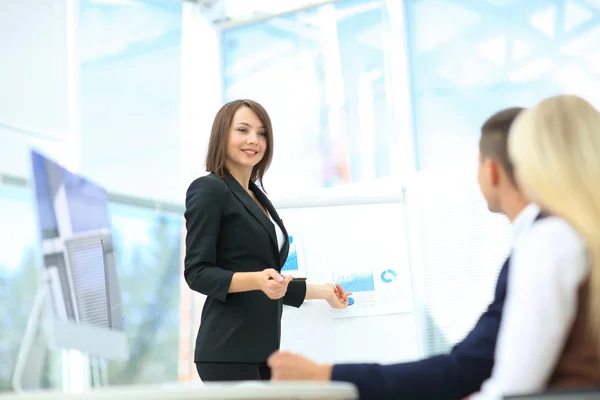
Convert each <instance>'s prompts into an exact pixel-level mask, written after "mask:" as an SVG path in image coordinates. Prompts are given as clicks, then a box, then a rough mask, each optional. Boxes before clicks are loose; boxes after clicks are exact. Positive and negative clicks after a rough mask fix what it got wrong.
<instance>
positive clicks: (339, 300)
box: [325, 283, 352, 308]
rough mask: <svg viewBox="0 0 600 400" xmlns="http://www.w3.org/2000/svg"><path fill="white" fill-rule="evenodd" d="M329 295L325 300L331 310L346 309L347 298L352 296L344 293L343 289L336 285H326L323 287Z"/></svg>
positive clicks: (349, 293)
mask: <svg viewBox="0 0 600 400" xmlns="http://www.w3.org/2000/svg"><path fill="white" fill-rule="evenodd" d="M325 286H326V287H327V288H328V290H329V293H328V295H327V297H325V300H326V301H327V302H328V303H329V305H330V306H331V307H333V308H346V307H348V297H349V296H350V295H352V292H346V291H344V288H343V287H341V286H340V285H338V284H335V285H334V284H332V283H328V284H326V285H325Z"/></svg>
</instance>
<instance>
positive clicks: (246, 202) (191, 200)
mask: <svg viewBox="0 0 600 400" xmlns="http://www.w3.org/2000/svg"><path fill="white" fill-rule="evenodd" d="M250 189H251V190H252V192H253V193H254V194H255V196H256V198H257V199H258V200H259V201H260V202H261V204H262V205H263V206H264V207H265V208H266V209H267V210H268V211H269V213H270V214H271V217H272V218H273V220H274V221H275V222H276V223H277V224H278V225H279V226H280V228H281V230H282V231H283V232H284V235H285V237H286V241H285V244H284V245H283V247H282V248H281V251H279V246H278V245H277V235H276V232H275V226H274V225H273V223H272V222H271V220H270V219H269V217H268V216H267V215H265V213H264V212H263V211H262V210H261V208H260V207H259V206H258V204H256V202H255V201H254V199H253V198H252V197H251V196H250V195H249V194H248V193H247V192H246V190H245V189H244V188H243V187H242V186H241V185H240V184H239V183H238V182H237V181H236V180H235V178H233V176H232V175H231V174H230V173H229V172H227V171H225V177H224V178H219V177H218V176H216V175H215V174H214V173H211V174H210V175H207V176H204V177H201V178H198V179H196V180H195V181H194V182H192V184H191V185H190V187H189V188H188V190H187V194H186V200H185V208H186V210H185V219H186V227H187V236H186V254H185V270H184V276H185V280H186V281H187V283H188V285H189V287H190V288H191V289H192V290H195V291H197V292H200V293H202V294H205V295H206V296H207V298H206V302H205V304H204V308H203V309H202V317H201V320H200V321H201V322H200V328H199V330H198V336H197V338H196V351H195V355H194V361H195V362H247V363H261V362H265V361H266V360H267V358H268V357H269V355H271V354H272V353H273V352H274V351H276V350H277V349H279V345H280V338H281V315H282V309H283V305H284V304H285V305H290V306H294V307H300V305H301V304H302V303H303V302H304V298H305V296H306V283H305V282H304V281H291V282H290V283H289V286H288V289H287V293H286V295H285V296H284V297H283V299H279V300H271V299H269V298H268V297H267V295H265V294H264V293H263V292H262V291H260V290H254V291H250V292H241V293H227V292H228V290H229V286H230V283H231V279H232V276H233V274H234V273H235V272H253V271H262V270H264V269H267V268H273V269H275V270H277V271H281V267H283V265H284V263H285V261H286V259H287V256H288V252H289V240H288V239H287V237H288V234H287V231H286V230H285V227H284V226H283V222H282V221H281V219H280V218H279V215H278V214H277V211H275V208H274V207H273V204H271V202H270V201H269V199H268V198H267V196H266V195H265V194H264V193H263V192H262V191H261V190H260V189H259V188H258V187H257V186H256V185H255V184H254V183H253V182H251V183H250Z"/></svg>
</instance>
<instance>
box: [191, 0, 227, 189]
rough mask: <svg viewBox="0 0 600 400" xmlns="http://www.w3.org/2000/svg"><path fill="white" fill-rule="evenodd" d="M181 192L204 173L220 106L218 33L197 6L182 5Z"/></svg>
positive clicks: (220, 77)
mask: <svg viewBox="0 0 600 400" xmlns="http://www.w3.org/2000/svg"><path fill="white" fill-rule="evenodd" d="M182 7H183V9H182V19H183V21H182V37H181V145H182V148H181V190H182V193H185V189H187V187H188V185H189V184H190V183H191V181H192V180H194V179H195V178H197V177H198V176H200V175H203V174H204V173H205V172H204V157H205V155H206V148H207V145H208V139H209V137H210V129H211V127H212V122H213V119H214V117H215V115H216V113H217V111H218V110H219V108H220V107H221V106H222V102H223V100H222V97H223V94H222V87H223V85H222V72H221V50H220V37H221V34H220V32H219V31H218V30H217V29H216V28H215V27H214V26H212V25H211V23H210V22H209V21H208V20H207V19H206V18H205V17H204V16H203V15H202V14H201V12H200V9H199V8H198V6H197V5H195V4H192V3H189V2H183V4H182Z"/></svg>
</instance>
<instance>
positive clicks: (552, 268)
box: [472, 95, 600, 400]
mask: <svg viewBox="0 0 600 400" xmlns="http://www.w3.org/2000/svg"><path fill="white" fill-rule="evenodd" d="M509 152H510V156H511V159H512V160H513V163H514V166H515V171H516V176H517V180H518V182H519V185H520V187H521V189H522V190H523V192H524V193H525V194H526V195H527V196H528V197H529V199H530V200H531V201H534V202H536V203H538V204H539V205H540V207H541V208H542V209H543V210H545V211H546V212H547V213H548V214H549V217H547V218H545V219H543V220H541V221H539V222H538V223H537V224H535V225H534V226H533V228H532V229H531V231H530V232H529V234H528V237H527V238H526V239H525V240H523V241H522V242H521V244H520V245H519V246H518V248H516V249H515V252H514V258H513V264H512V266H511V273H510V274H509V280H508V293H507V299H506V305H505V308H504V310H505V311H504V315H503V319H502V323H501V327H500V332H499V337H498V346H497V348H496V354H495V365H494V369H493V372H492V376H491V378H490V379H489V380H488V381H486V382H485V383H484V384H483V386H482V390H481V392H480V393H477V394H475V395H473V396H472V400H475V399H477V400H479V399H497V398H501V396H504V395H508V394H517V393H531V392H537V391H540V390H543V389H545V388H555V387H589V386H599V385H600V114H599V113H598V111H597V110H596V109H594V107H592V106H591V105H590V104H589V103H588V102H586V101H585V100H583V99H581V98H579V97H576V96H567V95H562V96H556V97H552V98H549V99H546V100H544V101H542V102H540V103H539V104H538V105H536V106H535V107H533V108H532V109H529V110H526V111H525V112H523V113H522V114H521V115H520V117H519V118H518V119H517V121H516V122H515V124H514V125H513V127H512V129H511V133H510V137H509Z"/></svg>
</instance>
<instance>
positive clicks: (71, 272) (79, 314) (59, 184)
mask: <svg viewBox="0 0 600 400" xmlns="http://www.w3.org/2000/svg"><path fill="white" fill-rule="evenodd" d="M32 168H33V176H34V181H35V199H36V205H37V215H38V222H39V233H40V237H41V240H42V243H41V246H42V253H43V257H44V277H45V281H46V282H47V283H48V285H49V291H50V297H51V299H52V308H53V312H54V313H55V317H56V318H58V319H62V320H69V321H71V322H75V323H78V324H88V325H93V326H96V327H99V328H108V329H117V330H121V329H122V317H121V300H120V292H119V286H118V281H117V277H116V270H115V262H114V256H113V248H112V234H111V224H110V216H109V212H108V195H107V193H106V191H105V190H104V189H103V188H102V187H100V186H99V185H97V184H95V183H93V182H91V181H90V180H88V179H86V178H84V177H82V176H80V175H78V174H75V173H72V172H70V171H69V170H67V169H66V168H64V167H62V166H61V165H59V164H58V163H56V162H55V161H53V160H51V159H49V158H47V157H45V156H44V155H42V154H40V153H38V152H36V151H32Z"/></svg>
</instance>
